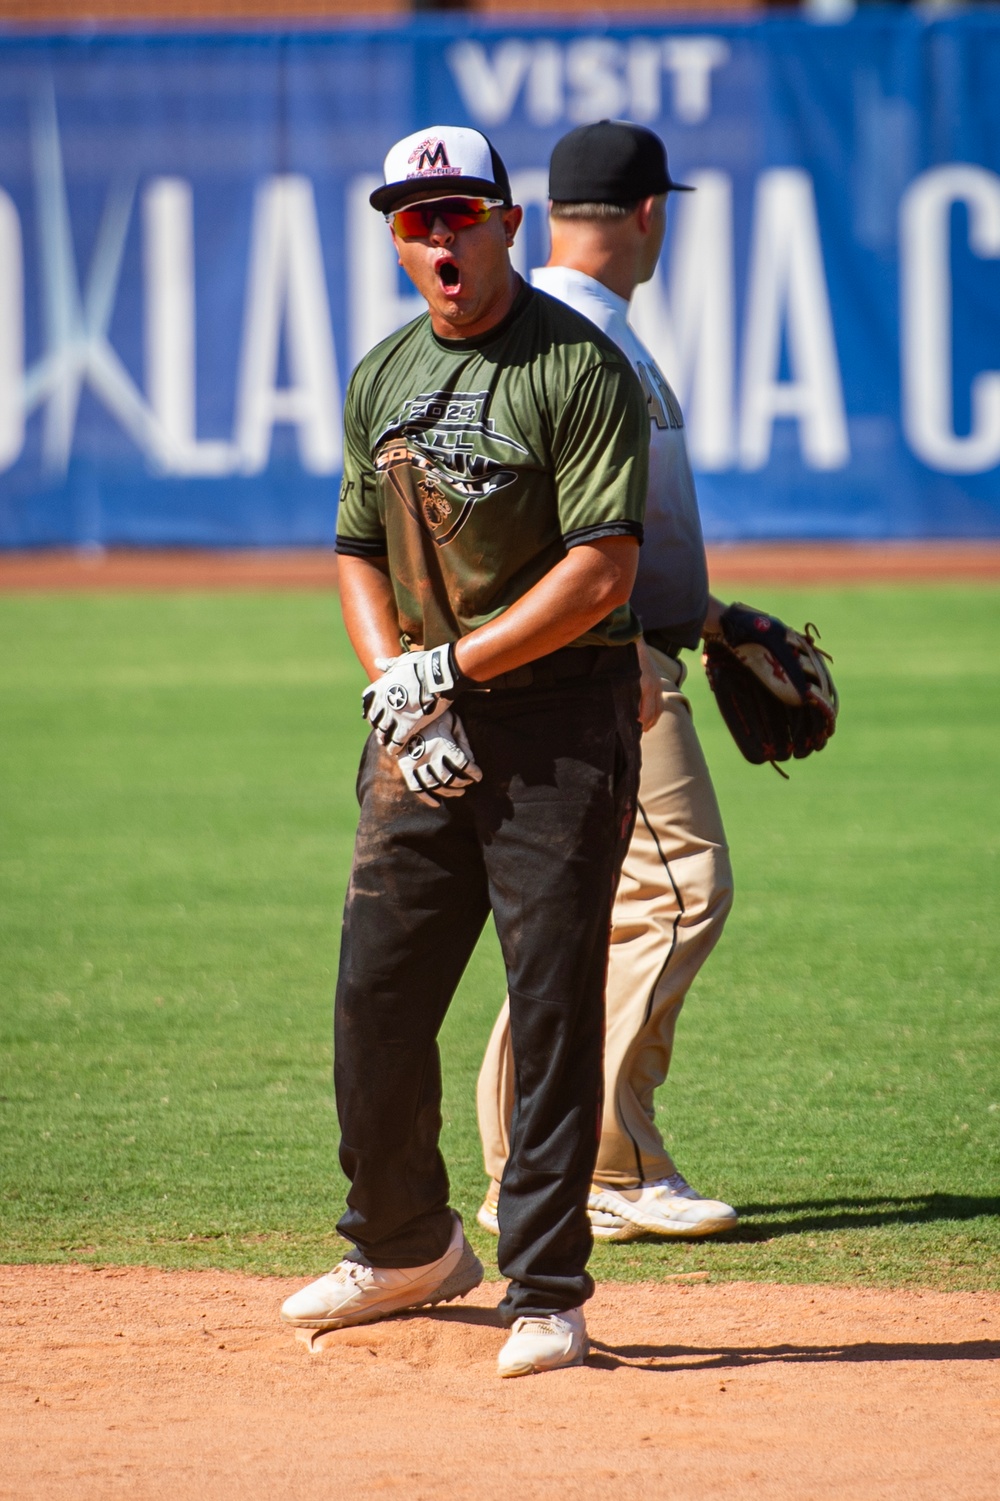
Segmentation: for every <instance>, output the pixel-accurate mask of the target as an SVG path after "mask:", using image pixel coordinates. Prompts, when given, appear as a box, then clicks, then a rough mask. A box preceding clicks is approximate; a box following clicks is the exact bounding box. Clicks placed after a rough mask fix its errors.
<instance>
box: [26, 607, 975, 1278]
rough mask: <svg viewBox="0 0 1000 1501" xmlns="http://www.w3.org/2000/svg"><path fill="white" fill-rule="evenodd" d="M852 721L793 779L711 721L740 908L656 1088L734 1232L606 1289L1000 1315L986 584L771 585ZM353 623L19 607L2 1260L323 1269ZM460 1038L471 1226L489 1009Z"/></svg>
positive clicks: (456, 1066) (655, 1261) (702, 708)
mask: <svg viewBox="0 0 1000 1501" xmlns="http://www.w3.org/2000/svg"><path fill="white" fill-rule="evenodd" d="M754 597H759V598H760V599H761V602H762V603H765V604H768V605H771V606H772V607H773V608H775V609H776V610H778V611H780V612H781V613H782V614H786V615H787V616H788V617H789V618H791V619H793V620H794V621H796V622H797V623H801V621H802V620H803V619H804V618H805V617H806V616H808V617H809V618H810V619H816V620H818V621H819V622H820V624H821V626H822V628H823V632H824V644H826V645H828V646H829V647H830V649H831V650H832V651H833V653H834V655H835V658H836V668H837V676H838V682H839V684H840V687H841V690H842V695H843V711H842V716H841V723H840V729H839V731H838V734H837V737H836V739H835V740H834V742H833V743H832V745H831V746H830V747H829V749H828V750H827V751H825V752H824V753H823V755H821V756H818V757H813V758H812V759H811V760H810V761H808V762H806V763H803V764H801V765H795V766H794V767H793V769H792V780H791V782H790V783H785V782H782V781H780V780H779V778H778V777H777V776H776V775H775V774H774V772H773V771H772V770H771V769H770V768H768V767H762V768H755V767H750V766H748V765H747V764H746V763H744V762H743V761H742V760H741V759H740V757H739V755H738V753H737V752H736V750H735V748H734V746H733V745H732V743H731V741H729V739H728V737H727V734H726V732H725V730H724V728H723V726H722V722H721V720H720V718H719V716H718V714H717V712H716V710H715V708H714V706H713V705H712V704H711V702H710V701H709V698H708V694H707V690H706V687H705V684H704V681H703V678H702V674H701V673H700V670H697V669H696V670H695V671H694V673H693V678H694V679H695V681H694V682H693V684H692V689H691V691H692V696H693V698H694V700H695V707H696V715H697V720H698V723H699V725H700V727H701V730H702V734H703V739H704V741H705V744H706V748H707V751H708V755H709V759H710V762H711V765H712V768H713V772H714V775H715V778H716V782H717V785H718V789H719V794H720V799H721V802H722V806H723V811H724V813H725V816H726V821H727V825H728V829H729V834H730V839H731V843H732V846H733V853H734V863H735V868H736V876H737V886H738V891H737V903H736V907H735V911H734V914H733V917H732V919H731V921H730V924H729V927H728V929H727V932H726V936H725V937H724V939H723V941H722V944H721V946H720V948H719V949H718V950H717V952H716V954H715V955H714V956H713V958H712V960H711V961H710V963H709V965H708V966H707V969H706V971H705V973H704V975H703V976H702V978H701V979H700V980H699V982H698V984H697V986H696V987H695V990H694V992H693V993H692V995H691V997H690V998H689V1001H688V1005H687V1007H686V1009H685V1012H684V1015H683V1017H682V1019H681V1024H680V1029H679V1034H678V1048H677V1053H676V1061H675V1068H674V1072H673V1074H672V1076H671V1080H670V1083H669V1085H668V1086H667V1088H666V1089H665V1090H664V1091H663V1092H662V1099H661V1111H662V1117H663V1121H664V1125H665V1129H666V1132H667V1136H668V1139H669V1141H670V1143H671V1146H672V1149H673V1151H674V1153H675V1156H676V1157H677V1160H678V1162H679V1164H680V1166H681V1167H682V1169H683V1171H684V1172H685V1173H686V1174H687V1175H688V1177H689V1178H690V1179H691V1180H692V1181H693V1182H694V1183H695V1185H696V1186H698V1187H699V1188H700V1189H701V1190H702V1192H705V1193H712V1194H718V1195H719V1196H721V1197H723V1198H726V1199H728V1200H730V1201H731V1202H733V1203H735V1204H737V1205H738V1206H739V1207H740V1209H741V1212H742V1215H743V1220H742V1224H741V1226H740V1228H739V1229H738V1230H737V1231H735V1232H734V1233H733V1234H732V1235H730V1236H729V1237H728V1238H726V1239H724V1240H718V1241H710V1242H706V1243H703V1244H694V1245H692V1244H684V1243H674V1244H666V1245H665V1244H663V1243H655V1242H651V1241H650V1242H637V1243H633V1244H631V1245H625V1246H618V1247H615V1246H605V1247H602V1248H600V1249H599V1250H598V1251H597V1252H596V1253H595V1256H594V1261H593V1269H594V1271H595V1275H597V1276H599V1277H617V1278H625V1279H634V1278H645V1277H656V1276H658V1275H668V1274H671V1273H675V1272H682V1271H692V1270H699V1269H708V1270H710V1272H711V1273H712V1275H713V1277H717V1278H749V1279H754V1280H768V1281H819V1282H846V1281H861V1282H869V1283H897V1284H917V1285H928V1286H936V1287H946V1288H986V1287H992V1288H1000V1255H998V1253H1000V1197H998V1193H1000V1188H998V1179H1000V1174H998V1167H1000V1061H998V1059H1000V1049H998V1043H1000V1021H998V1011H997V973H998V967H1000V966H998V957H1000V956H998V937H997V926H998V925H997V909H998V896H1000V873H998V868H997V867H998V859H997V851H998V845H1000V833H998V819H997V812H998V802H1000V775H998V771H1000V756H998V741H1000V591H998V590H995V589H990V588H986V587H973V586H968V587H960V586H956V587H952V588H943V587H942V588H934V589H920V590H911V589H904V588H894V589H884V590H875V589H869V590H857V591H846V590H841V591H834V590H810V591H809V592H808V593H806V592H801V593H796V592H792V591H770V590H761V589H759V588H758V589H756V590H755V591H754ZM360 686H361V679H360V673H359V670H358V668H357V667H356V666H355V664H354V662H353V659H352V657H351V654H350V652H349V649H348V647H347V645H346V642H345V638H344V635H343V631H342V628H341V626H340V622H339V614H338V610H337V605H336V601H335V600H334V599H332V598H329V597H325V596H323V595H320V594H315V593H305V594H277V593H275V594H260V595H236V594H211V595H210V594H204V595H147V596H124V595H119V596H115V595H109V596H101V595H89V596H88V595H65V596H7V597H4V598H0V1071H2V1072H0V1123H2V1125H0V1260H7V1261H30V1260H40V1261H61V1260H77V1261H88V1260H89V1261H101V1262H126V1263H129V1262H131V1263H140V1262H141V1263H150V1264H157V1265H162V1266H218V1267H231V1268H245V1269H248V1270H255V1271H264V1272H282V1273H294V1274H306V1273H316V1272H318V1271H320V1270H323V1269H325V1268H326V1267H327V1266H329V1265H330V1264H331V1262H332V1261H333V1260H335V1259H336V1255H337V1252H338V1249H339V1247H340V1242H338V1240H337V1237H336V1235H335V1234H334V1232H333V1229H332V1227H333V1224H334V1223H335V1221H336V1219H337V1217H338V1215H339V1213H340V1206H341V1200H342V1193H343V1182H342V1180H341V1178H340V1175H339V1171H338V1168H337V1164H336V1131H335V1124H336V1123H335V1115H334V1111H333V1102H332V1090H331V1084H330V1063H331V1059H330V1053H331V1047H330V1032H331V999H332V991H333V981H334V973H335V965H336V950H337V936H338V929H339V917H340V912H339V909H340V905H341V901H342V896H343V888H344V882H345V877H346V872H347V868H348V862H349V858H350V850H351V840H352V833H353V826H354V821H355V804H354V792H353V789H354V776H355V765H356V760H357V755H358V752H359V749H360V746H361V742H362V726H361V721H360V718H359V709H358V691H359V689H360ZM503 988H504V987H503V977H502V967H501V965H500V961H499V956H498V953H497V950H496V944H495V940H494V938H493V936H492V934H489V935H488V936H487V938H486V939H484V941H483V943H482V944H481V946H480V949H479V951H478V952H477V954H476V956H475V958H474V961H473V963H472V965H471V966H470V969H469V972H468V974H467V976H466V978H465V981H464V982H463V985H462V988H461V991H460V993H459V996H458V998H457V1000H456V1002H455V1005H454V1006H453V1008H452V1011H451V1014H450V1016H449V1018H448V1021H447V1024H446V1028H445V1033H444V1036H443V1049H444V1054H445V1073H446V1087H447V1095H446V1102H445V1115H446V1125H445V1131H444V1150H445V1154H446V1156H447V1159H448V1162H449V1166H450V1169H451V1173H452V1181H453V1188H454V1202H455V1204H456V1206H457V1207H458V1208H459V1209H461V1211H462V1212H463V1213H464V1215H465V1216H466V1222H467V1225H468V1226H469V1227H470V1232H471V1234H472V1238H473V1239H474V1240H475V1241H476V1244H477V1246H478V1248H479V1250H480V1252H481V1253H486V1255H487V1264H488V1265H489V1266H492V1267H493V1268H494V1271H495V1254H494V1243H493V1242H492V1241H491V1240H490V1238H489V1237H487V1236H484V1235H481V1234H480V1233H479V1231H478V1228H477V1227H476V1226H475V1224H474V1220H473V1216H474V1212H475V1208H476V1205H477V1203H478V1201H479V1198H480V1196H481V1193H482V1190H483V1187H484V1181H485V1180H484V1178H483V1174H482V1168H481V1163H480V1159H479V1152H478V1140H477V1136H476V1131H475V1116H474V1107H473V1092H474V1082H475V1075H476V1071H477V1068H478V1063H479V1058H480V1054H481V1051H482V1048H483V1046H484V1043H485V1040H486V1037H487V1034H488V1031H489V1028H490V1025H491V1023H492V1019H493V1016H494V1014H495V1011H496V1008H497V1007H498V1006H499V1003H500V1000H501V998H502V995H503Z"/></svg>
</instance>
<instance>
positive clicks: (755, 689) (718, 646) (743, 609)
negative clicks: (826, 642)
mask: <svg viewBox="0 0 1000 1501" xmlns="http://www.w3.org/2000/svg"><path fill="white" fill-rule="evenodd" d="M720 624H721V627H722V629H721V633H720V634H719V635H713V636H706V638H705V654H704V656H703V657H702V661H703V663H704V664H705V671H706V673H707V674H708V681H709V686H710V687H711V689H712V692H713V693H714V694H715V699H716V702H717V704H718V705H719V711H720V713H721V714H722V717H723V719H724V720H725V721H726V724H727V725H728V726H729V731H730V734H731V735H732V737H733V739H734V740H735V741H736V744H737V745H738V746H739V748H740V750H741V751H742V752H743V754H744V756H746V758H747V760H748V761H752V762H753V763H754V765H755V766H759V765H761V764H762V763H763V762H765V761H770V763H771V765H772V766H773V767H774V769H775V771H777V772H780V773H781V775H782V776H786V775H787V774H786V773H785V772H783V771H781V767H780V766H779V765H778V764H777V763H778V762H779V761H787V760H788V759H789V757H790V756H795V757H796V758H801V757H802V756H808V755H810V754H811V753H812V752H813V751H818V750H822V749H823V747H824V745H825V744H826V742H827V741H828V740H829V738H830V736H831V735H832V734H833V732H834V730H835V729H836V726H837V710H838V707H839V700H838V698H837V690H836V688H835V687H834V683H833V678H832V677H831V676H830V670H829V668H828V666H827V663H828V662H830V661H831V660H832V659H831V658H830V656H829V655H828V654H827V653H826V652H825V651H822V650H821V649H820V647H818V646H817V645H816V642H817V640H818V639H819V631H818V630H817V629H816V627H815V626H814V625H808V624H807V625H806V628H805V633H804V634H800V632H798V631H795V630H792V629H791V627H790V626H787V625H785V623H784V621H781V620H777V619H776V618H775V617H774V616H773V615H765V614H764V612H763V611H762V610H754V609H752V608H751V606H749V605H741V604H732V605H730V606H729V608H728V609H727V610H725V611H724V612H723V614H722V616H721V617H720Z"/></svg>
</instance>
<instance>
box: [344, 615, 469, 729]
mask: <svg viewBox="0 0 1000 1501" xmlns="http://www.w3.org/2000/svg"><path fill="white" fill-rule="evenodd" d="M375 665H376V667H383V668H385V669H386V670H385V671H384V672H383V673H382V676H381V677H380V678H376V680H375V682H374V683H372V684H371V685H370V687H368V688H366V689H365V692H364V693H363V694H362V697H361V710H362V714H363V715H364V718H365V719H367V720H368V723H369V724H370V725H371V727H372V729H373V730H374V731H375V736H376V738H377V740H378V742H379V744H380V745H384V746H385V748H386V750H387V751H388V752H389V755H390V756H398V755H399V754H400V753H401V751H402V749H403V747H404V746H405V745H406V743H407V741H408V740H410V739H411V738H412V737H413V736H414V735H415V734H416V733H417V731H418V730H422V729H423V728H424V726H425V725H428V724H430V723H431V722H432V721H433V720H435V719H437V717H438V715H439V714H443V713H444V711H445V710H446V709H447V707H448V705H449V703H450V702H451V700H452V698H453V697H454V694H455V692H456V690H457V686H458V682H459V679H460V677H461V673H460V671H459V669H458V666H457V664H456V662H455V648H454V646H452V645H451V644H450V643H449V644H448V645H446V646H433V647H431V649H430V650H429V651H410V652H404V653H403V655H402V656H401V657H379V658H378V659H377V660H376V663H375Z"/></svg>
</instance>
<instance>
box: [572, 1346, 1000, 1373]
mask: <svg viewBox="0 0 1000 1501" xmlns="http://www.w3.org/2000/svg"><path fill="white" fill-rule="evenodd" d="M590 1344H591V1354H590V1358H589V1360H588V1361H587V1364H588V1365H592V1366H597V1367H598V1368H600V1369H603V1370H613V1369H614V1368H615V1367H616V1366H632V1367H633V1368H634V1369H636V1370H643V1371H664V1372H667V1373H670V1372H672V1371H725V1370H738V1369H740V1368H741V1367H746V1366H755V1365H768V1364H771V1363H772V1362H775V1361H777V1362H779V1363H780V1364H783V1365H826V1364H830V1363H846V1364H866V1363H869V1362H873V1363H877V1362H882V1361H891V1360H933V1361H948V1360H997V1361H1000V1340H995V1339H970V1340H959V1341H956V1342H955V1343H954V1344H919V1343H916V1342H913V1343H911V1342H908V1341H903V1342H901V1343H900V1344H884V1345H883V1344H875V1343H871V1344H868V1343H866V1344H860V1345H756V1346H754V1345H751V1346H748V1347H745V1348H737V1347H727V1348H725V1349H717V1350H711V1349H709V1350H706V1349H701V1348H699V1347H698V1346H697V1345H604V1344H602V1343H601V1341H600V1340H596V1339H592V1340H591V1342H590Z"/></svg>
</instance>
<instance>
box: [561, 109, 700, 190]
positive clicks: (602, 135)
mask: <svg viewBox="0 0 1000 1501" xmlns="http://www.w3.org/2000/svg"><path fill="white" fill-rule="evenodd" d="M693 191H694V189H693V188H690V187H688V186H687V185H686V184H685V183H683V182H674V180H673V178H672V177H671V176H670V169H669V167H668V166H667V152H666V147H665V146H664V144H663V142H662V141H661V140H660V138H659V136H658V135H656V134H655V133H654V132H653V131H651V130H647V129H646V128H645V126H643V125H633V124H632V123H631V122H630V121H629V120H599V121H598V122H597V123H596V124H595V125H578V126H577V128H576V129H575V130H571V131H570V133H569V135H564V136H563V138H562V140H561V141H557V142H556V145H555V149H554V150H553V152H552V160H551V161H550V162H549V197H550V198H551V199H552V201H553V203H618V204H627V203H637V202H638V201H639V199H640V198H653V197H655V196H656V195H657V194H659V193H670V192H675V193H692V192H693Z"/></svg>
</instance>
